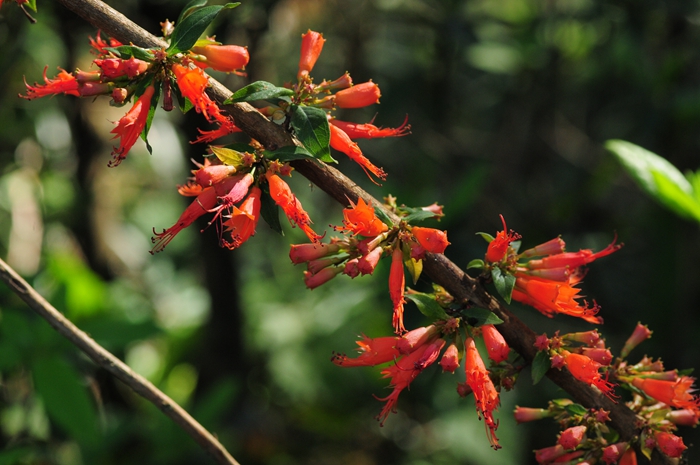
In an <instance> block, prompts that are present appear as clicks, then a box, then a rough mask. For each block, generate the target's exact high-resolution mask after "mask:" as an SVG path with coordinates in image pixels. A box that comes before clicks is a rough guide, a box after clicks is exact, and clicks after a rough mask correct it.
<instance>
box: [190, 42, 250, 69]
mask: <svg viewBox="0 0 700 465" xmlns="http://www.w3.org/2000/svg"><path fill="white" fill-rule="evenodd" d="M192 52H194V53H196V54H197V55H201V57H203V58H204V60H199V59H196V60H194V62H195V64H196V65H197V66H199V67H203V68H206V67H209V68H212V69H215V70H217V71H223V72H225V73H235V74H245V73H243V72H242V71H241V70H242V69H243V68H245V66H246V65H247V64H248V60H250V55H249V54H248V48H247V47H241V46H239V45H218V44H208V45H204V46H194V47H192Z"/></svg>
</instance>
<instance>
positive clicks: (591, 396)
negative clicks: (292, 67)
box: [58, 0, 672, 465]
mask: <svg viewBox="0 0 700 465" xmlns="http://www.w3.org/2000/svg"><path fill="white" fill-rule="evenodd" d="M58 1H59V3H62V4H63V5H64V6H65V7H66V8H68V9H69V10H71V11H73V12H74V13H76V14H77V15H79V16H81V17H82V18H84V19H85V20H86V21H88V22H89V23H90V24H92V25H93V26H95V27H96V28H98V29H100V30H102V31H104V32H105V33H107V34H109V35H110V36H112V37H114V38H116V39H118V40H119V41H120V42H122V43H133V44H136V45H139V46H142V47H162V46H166V45H167V44H165V42H163V41H162V40H160V39H158V38H156V37H155V36H153V35H152V34H150V33H149V32H147V31H145V30H143V29H142V28H140V27H139V26H138V25H136V24H134V23H133V22H131V21H130V20H129V19H128V18H126V17H125V16H124V15H122V14H121V13H119V12H118V11H116V10H114V9H112V8H111V7H109V6H108V5H106V4H104V3H102V2H101V1H99V0H58ZM210 82H211V87H210V88H209V89H208V90H207V92H208V93H209V95H210V96H211V97H212V98H214V99H215V100H216V101H217V102H219V103H220V104H223V102H224V101H225V100H226V99H228V98H229V97H230V95H231V91H229V90H228V89H227V88H226V87H224V86H223V85H222V84H221V83H219V82H218V81H216V80H215V79H212V78H210ZM224 108H225V109H226V110H227V111H228V112H229V113H230V115H231V116H232V117H233V119H234V120H235V122H236V125H237V126H238V127H239V128H241V129H242V130H243V132H245V133H246V134H248V135H249V136H250V137H252V138H254V139H256V140H257V141H259V142H260V143H262V144H263V145H264V146H265V147H266V148H268V149H271V150H274V149H276V148H278V147H283V146H286V145H293V144H295V143H297V141H295V140H294V139H293V138H292V137H291V135H290V134H289V133H287V132H286V131H285V130H284V129H283V128H281V127H280V126H278V125H276V124H274V123H272V122H270V121H269V120H267V119H266V118H265V117H264V116H262V115H261V114H260V113H259V112H258V111H256V110H255V108H253V107H252V106H251V105H249V104H247V103H234V104H232V105H226V106H224ZM293 165H294V167H295V168H296V170H297V171H298V172H299V173H301V174H302V175H303V176H305V177H306V178H308V179H309V180H310V181H311V182H313V183H314V184H316V185H317V186H318V187H319V188H321V189H322V190H323V191H325V192H326V193H328V194H329V195H330V196H331V197H333V198H334V199H335V200H337V201H338V202H340V203H341V204H342V205H347V201H348V199H350V200H353V201H356V200H357V198H358V197H362V198H363V199H364V200H365V201H367V202H369V203H372V204H374V205H378V206H381V202H379V201H378V200H376V199H374V198H373V197H372V196H371V195H370V194H368V193H367V192H366V191H364V190H363V189H362V188H361V187H359V186H358V185H357V184H355V183H354V182H353V181H352V180H351V179H349V178H347V177H346V176H345V175H343V174H342V173H341V172H340V171H338V170H336V169H335V168H333V167H331V166H328V165H325V164H322V163H318V162H315V161H309V160H298V161H295V162H294V163H293ZM424 266H425V268H424V270H425V273H426V274H427V275H428V276H430V278H432V279H433V281H435V282H436V283H437V284H440V285H441V286H443V287H444V288H445V289H447V291H448V292H450V293H451V294H452V295H453V296H455V297H456V298H458V299H460V300H461V301H463V302H470V303H473V304H474V305H477V306H479V307H483V308H488V309H489V310H491V311H492V312H494V313H496V314H497V315H498V316H499V317H500V318H501V319H502V320H504V323H502V324H500V325H498V326H497V327H498V329H499V331H500V332H501V333H502V334H503V336H504V337H505V339H506V341H507V342H508V344H509V345H510V346H511V347H512V348H513V349H514V350H516V351H517V352H518V353H519V354H520V355H522V356H523V357H524V358H525V359H526V360H527V361H528V362H531V361H532V359H533V357H534V355H535V348H534V342H535V333H534V332H533V331H532V329H530V328H529V327H528V326H526V325H525V324H524V323H523V322H522V321H520V320H519V319H518V318H517V317H516V316H515V315H513V313H511V312H510V311H509V310H508V309H507V308H505V307H504V306H503V305H502V304H501V303H500V302H499V301H498V300H497V299H496V298H494V297H492V296H491V295H490V294H489V293H488V292H487V291H486V290H485V288H484V286H483V285H482V284H481V282H480V281H478V280H477V279H474V278H472V277H471V276H469V275H467V274H466V273H464V271H462V270H461V269H460V268H459V267H458V266H457V265H455V264H454V263H453V262H451V261H450V260H449V259H447V258H446V257H445V256H444V255H435V254H427V257H426V259H425V265H424ZM547 376H548V377H549V378H550V379H551V380H552V381H554V383H556V384H557V385H558V386H559V387H561V388H562V389H564V390H565V391H566V392H568V393H569V394H570V395H571V396H572V397H573V398H574V399H575V400H576V401H577V402H579V403H581V404H583V405H584V406H586V407H587V408H604V409H605V410H609V411H610V418H611V425H612V426H613V427H614V428H615V429H616V430H617V431H618V433H619V434H620V438H621V440H623V441H630V440H632V439H633V438H635V436H637V434H638V431H637V429H636V423H637V417H636V415H635V414H634V412H632V411H631V410H630V409H629V408H627V407H626V406H625V405H623V404H619V403H614V402H612V401H611V400H610V399H608V398H607V397H605V396H603V395H602V394H601V393H600V392H598V391H597V390H595V389H593V388H591V387H590V386H588V385H587V384H585V383H582V382H580V381H578V380H576V379H575V378H574V377H573V376H571V374H570V373H568V372H567V371H559V370H550V371H549V372H548V373H547ZM655 452H656V451H655ZM652 463H653V464H655V465H657V464H658V465H666V464H671V463H672V462H671V460H670V459H668V458H666V457H665V456H663V455H661V454H656V453H655V454H654V456H653V459H652Z"/></svg>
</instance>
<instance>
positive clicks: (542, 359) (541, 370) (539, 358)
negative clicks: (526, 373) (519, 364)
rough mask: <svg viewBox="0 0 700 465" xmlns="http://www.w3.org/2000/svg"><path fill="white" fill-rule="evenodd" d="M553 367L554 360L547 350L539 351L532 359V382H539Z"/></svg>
mask: <svg viewBox="0 0 700 465" xmlns="http://www.w3.org/2000/svg"><path fill="white" fill-rule="evenodd" d="M551 367H552V361H551V360H550V359H549V355H548V354H547V352H545V351H542V350H541V351H539V352H537V355H535V358H534V359H533V360H532V384H537V383H539V382H540V380H541V379H542V378H543V377H544V375H545V373H547V371H549V369H550V368H551Z"/></svg>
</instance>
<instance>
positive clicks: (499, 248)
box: [486, 215, 520, 263]
mask: <svg viewBox="0 0 700 465" xmlns="http://www.w3.org/2000/svg"><path fill="white" fill-rule="evenodd" d="M500 216H501V221H502V222H503V231H499V232H498V233H497V234H496V237H495V238H494V239H493V240H492V241H491V242H489V246H488V248H487V249H486V261H487V262H491V263H496V262H500V261H501V260H503V258H504V257H505V256H506V252H508V247H509V246H510V243H511V242H513V241H517V240H518V239H520V234H518V233H516V232H515V231H513V230H512V229H511V230H510V231H508V228H507V227H506V220H505V219H504V218H503V215H500Z"/></svg>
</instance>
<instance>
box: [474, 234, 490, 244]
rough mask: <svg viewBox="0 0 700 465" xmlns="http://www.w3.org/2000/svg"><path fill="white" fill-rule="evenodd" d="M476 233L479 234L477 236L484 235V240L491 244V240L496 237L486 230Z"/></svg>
mask: <svg viewBox="0 0 700 465" xmlns="http://www.w3.org/2000/svg"><path fill="white" fill-rule="evenodd" d="M476 235H477V236H481V237H483V238H484V240H485V241H486V242H488V243H489V244H490V243H491V241H493V239H494V237H493V236H492V235H491V234H489V233H485V232H478V233H476Z"/></svg>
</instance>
